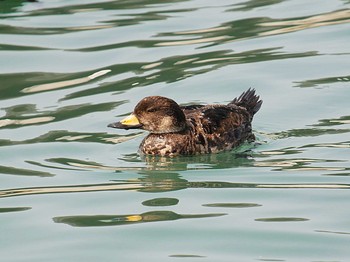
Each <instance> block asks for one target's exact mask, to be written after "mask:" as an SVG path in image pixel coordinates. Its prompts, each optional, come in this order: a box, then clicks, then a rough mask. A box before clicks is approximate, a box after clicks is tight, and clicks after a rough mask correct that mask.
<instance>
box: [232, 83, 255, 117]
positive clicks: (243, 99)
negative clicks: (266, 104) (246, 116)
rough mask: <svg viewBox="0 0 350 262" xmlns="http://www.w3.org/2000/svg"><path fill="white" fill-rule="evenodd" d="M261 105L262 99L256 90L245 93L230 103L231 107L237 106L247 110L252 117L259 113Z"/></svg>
mask: <svg viewBox="0 0 350 262" xmlns="http://www.w3.org/2000/svg"><path fill="white" fill-rule="evenodd" d="M261 104H262V100H260V97H259V96H258V95H256V94H255V89H251V88H249V89H248V90H247V91H245V92H243V93H242V94H241V95H240V96H239V97H238V98H237V97H236V98H235V99H233V100H232V101H231V102H230V103H229V105H236V106H241V107H244V108H246V109H247V110H248V112H249V113H251V114H252V115H254V114H255V113H256V112H258V111H259V109H260V107H261Z"/></svg>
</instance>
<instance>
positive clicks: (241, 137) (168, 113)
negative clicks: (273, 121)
mask: <svg viewBox="0 0 350 262" xmlns="http://www.w3.org/2000/svg"><path fill="white" fill-rule="evenodd" d="M261 104H262V100H260V98H259V96H257V95H255V90H254V89H248V90H247V91H245V92H243V93H242V94H241V95H240V96H239V97H238V98H235V99H233V100H232V101H231V102H230V103H228V104H227V105H222V104H212V105H188V106H179V105H178V104H177V103H176V102H175V101H174V100H172V99H170V98H166V97H162V96H149V97H145V98H143V99H142V100H141V101H140V102H139V103H138V104H137V105H136V107H135V109H134V112H133V113H132V114H131V115H129V116H128V117H126V118H125V119H123V120H121V121H120V122H116V123H112V124H109V125H108V127H113V128H120V129H135V128H139V129H144V130H147V131H149V132H150V134H149V135H148V136H146V137H145V138H144V139H143V141H142V142H141V144H140V152H141V153H142V154H146V155H158V156H176V155H195V154H207V153H217V152H220V151H225V150H230V149H232V148H235V147H237V146H239V145H241V144H242V143H243V142H245V141H249V142H251V141H254V140H255V136H254V134H253V133H252V124H251V122H252V119H253V116H254V114H255V113H256V112H258V110H259V109H260V107H261Z"/></svg>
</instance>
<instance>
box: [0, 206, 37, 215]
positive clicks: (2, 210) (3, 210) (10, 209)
mask: <svg viewBox="0 0 350 262" xmlns="http://www.w3.org/2000/svg"><path fill="white" fill-rule="evenodd" d="M30 209H32V208H31V207H0V214H1V213H9V212H20V211H27V210H30Z"/></svg>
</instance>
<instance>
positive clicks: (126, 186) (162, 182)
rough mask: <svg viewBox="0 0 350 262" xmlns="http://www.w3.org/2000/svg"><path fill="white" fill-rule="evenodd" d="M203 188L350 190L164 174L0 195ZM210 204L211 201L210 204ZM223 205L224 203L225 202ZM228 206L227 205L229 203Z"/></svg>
mask: <svg viewBox="0 0 350 262" xmlns="http://www.w3.org/2000/svg"><path fill="white" fill-rule="evenodd" d="M191 188H206V189H220V188H221V189H229V188H230V189H238V188H250V189H254V188H255V189H350V184H325V183H319V184H306V183H305V184H255V183H230V182H220V181H200V182H189V181H186V180H184V179H181V178H172V179H169V178H168V179H164V176H159V177H158V176H154V177H146V178H140V179H134V180H130V181H129V180H122V181H118V182H114V183H106V184H89V185H74V186H52V187H32V188H13V189H4V190H0V198H3V197H15V196H27V195H38V194H40V195H41V194H57V193H82V192H101V191H139V192H147V193H159V192H168V191H175V190H183V189H191ZM209 205H210V204H209ZM224 205H225V204H224ZM229 205H230V204H229Z"/></svg>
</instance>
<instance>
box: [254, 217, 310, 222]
mask: <svg viewBox="0 0 350 262" xmlns="http://www.w3.org/2000/svg"><path fill="white" fill-rule="evenodd" d="M309 220H310V219H308V218H301V217H269V218H257V219H255V221H259V222H304V221H309Z"/></svg>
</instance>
